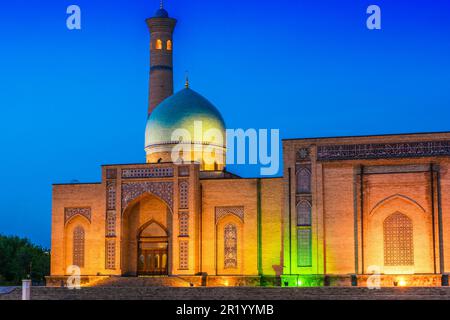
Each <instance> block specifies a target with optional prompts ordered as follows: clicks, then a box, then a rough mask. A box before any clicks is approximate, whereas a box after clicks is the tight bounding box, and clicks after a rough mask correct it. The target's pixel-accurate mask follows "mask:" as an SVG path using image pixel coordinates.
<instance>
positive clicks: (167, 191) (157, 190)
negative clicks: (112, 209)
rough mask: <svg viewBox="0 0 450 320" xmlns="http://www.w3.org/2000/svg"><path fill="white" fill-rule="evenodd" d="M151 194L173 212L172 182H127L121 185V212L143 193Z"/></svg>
mask: <svg viewBox="0 0 450 320" xmlns="http://www.w3.org/2000/svg"><path fill="white" fill-rule="evenodd" d="M147 192H148V193H151V194H154V195H155V196H157V197H160V198H161V199H162V200H164V201H165V202H166V204H167V205H168V206H169V208H170V209H171V210H172V212H173V183H172V182H127V183H123V184H122V210H125V209H126V208H127V207H128V205H129V204H130V202H131V201H133V200H134V199H136V198H137V197H139V196H141V195H143V194H144V193H147Z"/></svg>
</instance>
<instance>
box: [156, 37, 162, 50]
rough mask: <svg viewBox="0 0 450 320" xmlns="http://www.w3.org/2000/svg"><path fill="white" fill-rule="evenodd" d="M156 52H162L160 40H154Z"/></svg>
mask: <svg viewBox="0 0 450 320" xmlns="http://www.w3.org/2000/svg"><path fill="white" fill-rule="evenodd" d="M155 47H156V50H162V41H161V39H158V40H156V45H155Z"/></svg>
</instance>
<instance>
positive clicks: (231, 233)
mask: <svg viewBox="0 0 450 320" xmlns="http://www.w3.org/2000/svg"><path fill="white" fill-rule="evenodd" d="M224 268H225V269H236V268H237V228H236V226H235V225H234V224H228V225H227V226H226V227H225V229H224Z"/></svg>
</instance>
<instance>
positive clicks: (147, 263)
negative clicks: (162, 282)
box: [137, 221, 169, 275]
mask: <svg viewBox="0 0 450 320" xmlns="http://www.w3.org/2000/svg"><path fill="white" fill-rule="evenodd" d="M138 242H139V245H138V251H139V252H138V255H137V256H138V261H137V266H138V275H167V274H168V271H169V268H168V257H169V250H168V248H169V237H168V234H167V231H166V230H165V229H164V228H163V227H162V226H161V225H159V224H158V223H157V222H153V221H152V222H149V223H148V224H146V225H145V226H144V227H143V228H142V230H141V232H140V233H139V239H138Z"/></svg>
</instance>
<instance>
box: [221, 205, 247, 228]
mask: <svg viewBox="0 0 450 320" xmlns="http://www.w3.org/2000/svg"><path fill="white" fill-rule="evenodd" d="M229 214H232V215H235V216H236V217H238V218H239V219H241V220H242V222H244V207H216V224H217V222H219V220H220V219H222V218H223V217H225V216H226V215H229Z"/></svg>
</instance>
